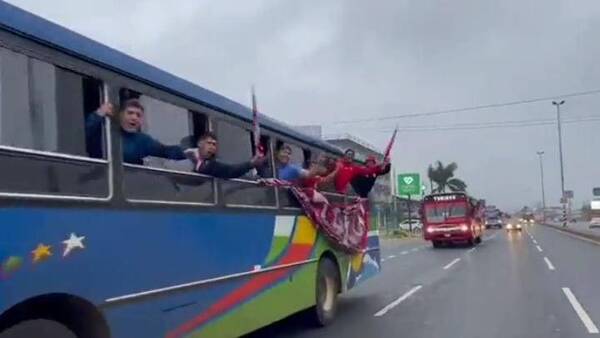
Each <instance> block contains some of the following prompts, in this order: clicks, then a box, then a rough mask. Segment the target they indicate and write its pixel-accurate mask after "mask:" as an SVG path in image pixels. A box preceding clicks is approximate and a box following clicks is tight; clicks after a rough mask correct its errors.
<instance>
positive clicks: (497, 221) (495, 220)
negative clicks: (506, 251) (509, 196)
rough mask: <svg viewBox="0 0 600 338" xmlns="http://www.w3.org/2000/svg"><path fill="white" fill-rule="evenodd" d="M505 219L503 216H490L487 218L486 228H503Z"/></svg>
mask: <svg viewBox="0 0 600 338" xmlns="http://www.w3.org/2000/svg"><path fill="white" fill-rule="evenodd" d="M503 223H504V222H503V221H502V218H500V217H489V218H486V219H485V228H486V229H491V228H498V229H502V225H503Z"/></svg>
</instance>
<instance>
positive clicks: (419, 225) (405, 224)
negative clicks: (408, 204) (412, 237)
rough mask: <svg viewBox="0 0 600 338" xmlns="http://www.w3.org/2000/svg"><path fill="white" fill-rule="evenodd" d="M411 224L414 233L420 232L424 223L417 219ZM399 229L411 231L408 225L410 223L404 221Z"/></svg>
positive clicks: (399, 225)
mask: <svg viewBox="0 0 600 338" xmlns="http://www.w3.org/2000/svg"><path fill="white" fill-rule="evenodd" d="M411 224H412V229H413V231H414V230H416V229H419V230H421V229H423V223H421V221H419V220H416V219H415V220H413V221H411ZM398 227H399V228H400V229H402V230H406V231H408V230H410V226H409V225H408V221H406V220H405V221H402V222H401V223H400V224H398Z"/></svg>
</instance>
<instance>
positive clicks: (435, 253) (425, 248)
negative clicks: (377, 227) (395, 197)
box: [249, 225, 600, 338]
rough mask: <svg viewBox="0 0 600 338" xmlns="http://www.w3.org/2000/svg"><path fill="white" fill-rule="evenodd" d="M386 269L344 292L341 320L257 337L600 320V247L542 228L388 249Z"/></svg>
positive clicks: (512, 332) (457, 332) (528, 330)
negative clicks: (448, 244)
mask: <svg viewBox="0 0 600 338" xmlns="http://www.w3.org/2000/svg"><path fill="white" fill-rule="evenodd" d="M382 257H384V259H385V261H384V262H383V263H382V267H383V271H382V273H381V274H380V275H379V276H377V277H376V278H374V279H372V280H371V281H369V282H367V283H366V284H364V285H362V286H361V287H359V288H357V289H356V290H352V291H351V292H349V293H347V294H345V295H343V296H342V297H341V299H340V307H339V312H338V317H337V319H336V321H335V322H334V323H333V324H332V325H330V326H328V327H326V328H321V329H311V328H307V327H306V325H305V324H304V322H303V320H302V316H293V317H291V318H288V319H286V320H283V321H282V322H280V323H276V324H274V325H271V326H269V327H267V328H264V329H262V330H260V331H258V332H256V333H254V334H251V335H250V336H249V337H252V338H256V337H303V338H309V337H311V338H317V337H318V338H321V337H344V338H353V337H356V338H359V337H360V338H363V337H407V338H417V337H419V338H421V337H422V338H431V337H434V338H435V337H440V338H455V337H456V338H459V337H460V338H470V337H472V338H481V337H498V338H511V337H526V338H530V337H544V338H551V337H590V336H600V335H599V334H597V332H598V325H600V246H598V245H596V244H593V243H589V242H586V241H583V240H581V239H577V238H574V237H571V236H568V235H566V234H563V233H561V232H558V231H556V230H554V229H551V228H548V227H544V226H541V225H534V226H530V227H528V228H527V229H525V231H523V232H522V233H507V232H506V231H504V230H497V231H488V232H487V233H486V236H485V240H484V242H483V243H482V244H481V245H479V246H478V247H476V248H475V249H471V248H466V247H462V248H445V249H435V250H434V249H433V248H432V247H431V246H430V245H427V244H426V243H424V242H410V243H400V244H396V245H393V246H391V247H386V248H385V249H384V252H383V256H382Z"/></svg>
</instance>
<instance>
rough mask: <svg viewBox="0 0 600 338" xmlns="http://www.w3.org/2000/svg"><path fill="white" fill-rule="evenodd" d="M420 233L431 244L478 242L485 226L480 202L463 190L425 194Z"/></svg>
mask: <svg viewBox="0 0 600 338" xmlns="http://www.w3.org/2000/svg"><path fill="white" fill-rule="evenodd" d="M420 212H421V218H422V221H423V236H424V237H425V240H426V241H431V243H432V244H433V247H435V248H438V247H440V246H442V245H443V244H454V243H459V242H462V243H465V242H466V243H467V244H468V245H470V246H472V245H475V244H479V243H481V237H482V236H483V232H484V229H485V225H484V224H483V222H482V219H483V217H482V216H483V208H482V203H480V202H479V201H478V200H476V199H474V198H471V197H469V196H468V195H467V194H466V193H463V192H454V193H440V194H432V195H427V196H425V198H423V205H422V206H421V210H420Z"/></svg>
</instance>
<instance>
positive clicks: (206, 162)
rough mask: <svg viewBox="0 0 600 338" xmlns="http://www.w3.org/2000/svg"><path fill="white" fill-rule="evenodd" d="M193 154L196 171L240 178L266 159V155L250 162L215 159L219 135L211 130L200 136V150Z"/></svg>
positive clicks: (254, 158) (220, 176) (221, 176)
mask: <svg viewBox="0 0 600 338" xmlns="http://www.w3.org/2000/svg"><path fill="white" fill-rule="evenodd" d="M191 155H192V156H190V157H191V159H192V162H194V171H195V172H197V173H200V174H205V175H210V176H214V177H218V178H238V177H240V176H243V175H244V174H246V173H247V172H248V171H250V170H251V169H253V168H257V167H260V166H262V165H263V164H264V163H265V160H266V157H264V156H261V155H257V156H254V157H253V158H252V159H250V161H248V162H242V163H238V164H226V163H222V162H219V161H218V160H216V159H215V157H216V155H217V136H216V135H215V134H213V133H211V132H208V133H205V134H204V135H202V136H201V137H200V139H199V140H198V150H197V151H196V152H195V153H194V154H191Z"/></svg>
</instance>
